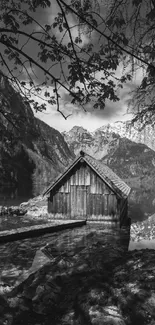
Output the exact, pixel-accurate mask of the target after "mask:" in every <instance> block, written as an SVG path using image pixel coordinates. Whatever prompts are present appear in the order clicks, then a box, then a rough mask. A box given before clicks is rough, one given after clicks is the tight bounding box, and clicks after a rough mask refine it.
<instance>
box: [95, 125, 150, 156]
mask: <svg viewBox="0 0 155 325" xmlns="http://www.w3.org/2000/svg"><path fill="white" fill-rule="evenodd" d="M96 132H101V133H103V134H104V133H111V132H115V133H116V134H119V135H120V136H121V137H122V138H123V137H126V138H128V139H130V140H132V141H134V142H136V143H143V144H145V145H147V146H148V147H149V148H151V149H153V150H155V126H154V125H151V124H150V125H146V126H145V127H144V128H142V124H141V123H140V122H136V123H135V124H134V125H132V126H131V124H130V121H126V122H122V121H118V122H115V123H111V124H107V125H103V126H102V127H100V128H99V129H97V130H96V131H95V132H93V133H92V135H94V134H95V133H96Z"/></svg>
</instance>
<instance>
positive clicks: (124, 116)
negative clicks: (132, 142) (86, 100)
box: [35, 0, 143, 132]
mask: <svg viewBox="0 0 155 325" xmlns="http://www.w3.org/2000/svg"><path fill="white" fill-rule="evenodd" d="M109 4H110V1H107V0H104V1H103V0H102V8H101V10H102V11H103V12H104V10H105V8H106V9H107V8H108V5H109ZM57 10H58V7H57V5H56V3H55V1H54V0H52V5H51V8H48V12H47V16H46V15H45V19H47V20H48V23H49V24H51V23H52V22H53V18H54V16H55V15H56V13H57ZM69 20H70V26H72V25H73V24H74V21H73V18H72V17H71V16H70V18H69ZM59 34H60V33H59V32H57V37H61V35H59ZM77 35H78V30H77V28H73V29H72V36H74V37H75V36H77ZM82 41H83V44H87V43H89V38H88V37H87V35H83V36H82ZM66 42H67V39H66ZM122 68H123V67H122V66H121V65H120V67H119V68H118V69H117V71H116V75H117V76H119V75H120V73H121V70H122ZM142 74H143V73H142V71H141V70H139V71H138V72H136V73H135V75H134V78H133V81H132V82H128V83H127V84H126V85H125V86H124V88H123V89H122V90H121V91H120V100H119V101H117V102H111V101H106V105H105V109H103V110H99V109H96V110H94V109H92V105H88V106H87V107H86V110H87V111H86V112H84V111H83V109H82V108H79V107H77V106H76V105H73V104H71V103H70V98H69V96H67V94H66V93H65V91H64V90H61V95H62V98H63V99H62V100H60V109H61V110H62V111H63V113H65V115H68V114H69V115H70V116H69V117H68V118H67V119H66V120H65V119H64V118H63V116H62V115H61V114H60V113H59V112H57V110H56V109H57V107H56V105H55V106H51V105H49V104H48V105H47V109H46V111H45V112H38V113H35V116H36V117H38V118H39V119H41V120H43V121H44V122H46V123H47V124H48V125H50V126H51V127H54V128H55V129H57V130H59V131H60V132H62V131H69V130H70V129H71V128H73V126H75V125H76V126H82V127H83V128H85V129H87V130H88V131H94V130H95V129H97V128H99V127H101V126H102V125H104V124H107V123H113V122H116V121H126V120H129V119H131V117H132V114H129V113H128V105H127V102H128V99H129V98H130V96H129V92H130V91H131V90H132V89H133V88H134V87H135V86H137V85H138V84H140V82H141V80H142V76H143V75H142ZM99 77H100V76H99ZM40 102H42V101H40Z"/></svg>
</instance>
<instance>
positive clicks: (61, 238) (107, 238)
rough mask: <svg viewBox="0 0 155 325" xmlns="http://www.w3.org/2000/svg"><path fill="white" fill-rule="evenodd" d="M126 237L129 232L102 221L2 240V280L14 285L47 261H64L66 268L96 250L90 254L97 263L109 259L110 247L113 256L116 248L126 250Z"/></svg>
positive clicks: (127, 239)
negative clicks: (22, 237)
mask: <svg viewBox="0 0 155 325" xmlns="http://www.w3.org/2000/svg"><path fill="white" fill-rule="evenodd" d="M129 239H130V234H129V232H124V231H120V230H119V229H112V228H110V227H109V228H108V227H107V226H106V225H105V224H103V223H102V224H101V223H91V224H87V225H86V226H83V227H80V228H74V229H69V230H64V231H60V232H57V233H52V234H46V235H44V236H40V237H36V238H28V239H24V240H21V241H16V242H13V243H11V242H10V243H6V244H1V245H0V270H1V274H0V275H1V281H2V282H3V283H7V285H15V284H16V283H17V282H18V283H19V281H23V280H24V279H25V278H26V277H28V276H29V275H30V274H31V273H33V272H35V271H36V270H37V268H40V267H42V266H43V265H44V264H45V263H47V262H48V261H54V263H55V267H57V266H58V265H59V264H61V263H64V265H66V268H68V267H70V266H71V265H72V267H74V264H75V263H76V261H77V259H78V257H79V256H83V257H85V256H87V258H88V260H89V261H90V262H91V260H92V256H93V255H92V254H95V256H94V257H93V258H94V259H95V260H96V263H97V261H98V259H102V258H103V257H104V259H109V250H115V252H116V256H117V249H118V250H119V249H123V250H125V251H127V249H128V245H129ZM96 252H97V254H96ZM10 270H13V272H14V276H13V275H12V273H11V275H10ZM17 270H18V272H16V271H17ZM66 270H67V269H66ZM18 274H20V276H19V275H18Z"/></svg>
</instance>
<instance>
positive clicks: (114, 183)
mask: <svg viewBox="0 0 155 325" xmlns="http://www.w3.org/2000/svg"><path fill="white" fill-rule="evenodd" d="M80 160H84V161H85V162H86V163H87V164H88V166H89V167H90V168H91V169H93V170H94V171H95V173H96V174H97V175H98V176H99V177H100V178H101V179H102V180H103V181H104V182H105V183H106V184H107V185H108V186H109V187H110V188H111V189H112V190H113V192H115V193H116V194H117V195H118V196H119V197H123V198H126V197H128V195H129V193H130V190H131V188H130V187H129V186H128V185H127V184H126V183H125V182H124V181H122V180H121V178H120V177H119V176H117V175H116V174H115V173H114V172H113V171H112V170H111V169H110V168H109V167H108V166H107V165H106V164H104V163H101V162H100V161H98V160H96V159H95V158H93V157H91V156H89V155H88V154H87V153H85V152H84V151H80V154H79V155H78V156H77V157H76V158H75V160H74V161H73V162H72V163H71V164H70V166H69V167H67V168H66V169H65V171H64V172H63V173H61V174H60V175H59V176H58V177H57V178H56V179H55V180H54V182H53V183H52V184H51V185H50V186H49V187H48V188H47V189H46V191H45V192H44V193H43V195H46V194H48V193H49V192H50V191H51V190H52V189H53V188H54V187H55V186H56V185H57V184H58V183H59V182H60V181H61V180H62V178H64V177H65V176H66V175H67V174H68V172H69V171H70V170H71V169H72V168H73V167H74V166H75V165H76V164H77V163H78V162H79V161H80Z"/></svg>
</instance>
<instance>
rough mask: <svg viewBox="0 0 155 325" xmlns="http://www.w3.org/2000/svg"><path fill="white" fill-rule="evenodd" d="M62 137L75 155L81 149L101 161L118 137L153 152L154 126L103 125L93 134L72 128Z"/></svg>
mask: <svg viewBox="0 0 155 325" xmlns="http://www.w3.org/2000/svg"><path fill="white" fill-rule="evenodd" d="M63 136H64V138H65V140H66V142H67V143H68V145H69V147H70V149H71V150H72V151H74V153H75V154H77V153H78V152H79V151H80V149H81V147H82V148H83V150H86V151H87V152H88V153H89V154H90V155H92V156H93V155H95V156H96V158H97V159H102V158H103V157H104V156H105V155H106V154H107V153H108V152H109V150H110V148H111V147H115V145H116V144H117V142H118V141H117V140H118V138H119V137H118V136H120V137H121V138H124V137H125V138H127V139H129V140H131V141H134V142H136V143H142V144H145V145H146V146H148V147H149V148H151V149H152V150H155V126H153V125H146V126H145V127H144V128H143V129H142V124H141V123H139V122H137V123H135V124H134V126H131V124H130V122H129V121H127V122H121V121H120V122H115V123H111V124H106V125H103V126H102V127H100V128H98V129H96V130H95V131H94V132H89V131H87V130H86V129H84V128H82V127H78V126H74V127H73V128H72V129H71V130H70V131H69V132H63Z"/></svg>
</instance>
